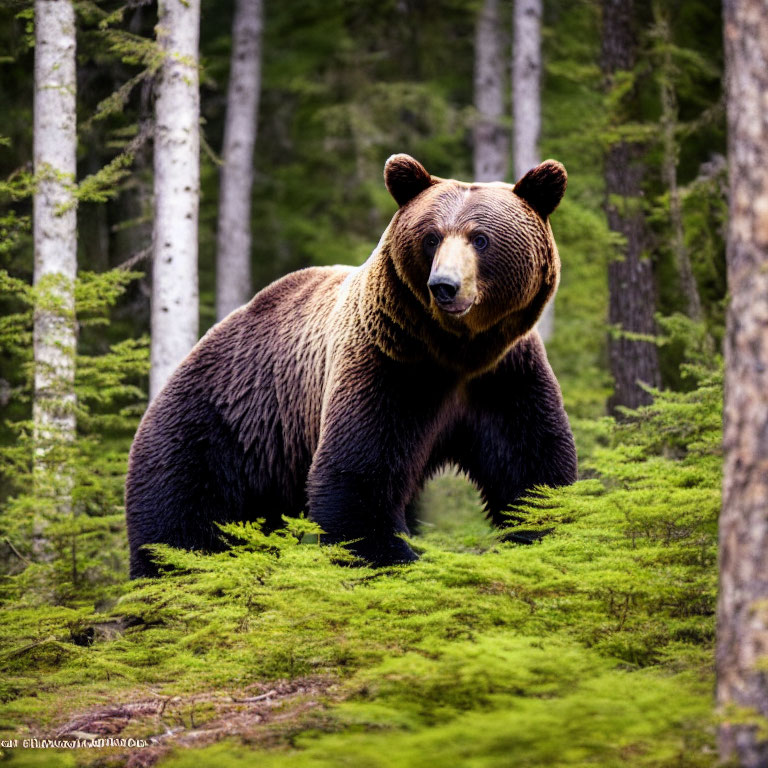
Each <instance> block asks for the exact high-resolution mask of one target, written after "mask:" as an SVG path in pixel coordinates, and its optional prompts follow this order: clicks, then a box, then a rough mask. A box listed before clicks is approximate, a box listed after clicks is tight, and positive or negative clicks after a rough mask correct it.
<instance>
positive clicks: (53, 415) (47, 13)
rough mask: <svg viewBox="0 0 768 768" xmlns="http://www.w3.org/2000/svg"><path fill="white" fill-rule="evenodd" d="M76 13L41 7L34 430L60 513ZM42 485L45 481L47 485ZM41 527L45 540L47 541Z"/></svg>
mask: <svg viewBox="0 0 768 768" xmlns="http://www.w3.org/2000/svg"><path fill="white" fill-rule="evenodd" d="M75 86H76V82H75V12H74V7H73V5H72V3H71V2H70V0H36V2H35V92H34V171H35V177H36V179H37V187H36V191H35V197H34V214H33V234H34V249H35V267H34V283H35V286H36V287H37V288H38V289H39V290H40V291H41V295H40V297H39V298H38V301H37V304H36V307H35V320H34V357H35V400H34V408H33V412H34V413H33V415H34V424H35V442H36V445H37V449H36V450H37V455H36V469H38V470H40V469H48V470H52V472H53V475H52V476H50V475H49V476H48V480H49V482H50V484H51V486H52V487H50V488H48V491H49V492H52V493H54V494H55V496H56V497H57V506H58V507H60V511H66V510H67V509H68V508H69V507H70V491H71V479H70V478H68V477H66V476H65V475H64V474H62V472H63V470H62V469H61V468H57V467H55V466H54V467H50V466H48V465H49V461H47V456H48V454H49V452H50V450H51V449H52V448H53V447H54V446H55V445H56V444H57V443H59V442H60V441H62V440H63V441H70V440H72V439H73V438H74V435H75V410H74V408H75V389H74V382H75V348H76V344H77V332H76V326H75V314H74V313H75V293H74V288H75V286H74V283H75V276H76V273H77V208H76V201H75V197H74V189H75V175H76V171H77V167H76V151H77V134H76V121H75ZM41 481H42V479H41ZM41 527H42V526H41V525H37V526H36V528H37V532H36V533H37V535H42V531H41Z"/></svg>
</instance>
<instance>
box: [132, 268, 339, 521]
mask: <svg viewBox="0 0 768 768" xmlns="http://www.w3.org/2000/svg"><path fill="white" fill-rule="evenodd" d="M352 271H353V268H351V267H311V268H308V269H303V270H299V271H297V272H293V273H290V274H288V275H286V276H285V277H283V278H281V279H280V280H277V281H276V282H274V283H272V284H271V285H269V286H267V287H266V288H264V289H263V290H262V291H260V292H259V293H257V294H256V296H254V298H253V299H252V300H251V301H250V302H249V303H248V304H246V305H245V306H243V307H240V308H239V309H237V310H235V311H234V312H232V313H231V314H230V315H229V316H227V317H226V318H225V319H224V320H222V321H221V322H220V323H218V324H217V325H216V326H214V327H213V328H211V330H210V331H209V332H208V333H207V334H206V335H205V336H204V337H203V338H202V339H200V341H199V342H198V343H197V345H196V346H195V347H194V348H193V350H192V351H191V352H190V353H189V355H188V356H187V358H186V359H185V360H184V361H183V362H182V363H181V364H180V365H179V367H178V368H177V370H176V371H175V372H174V374H173V375H172V377H171V378H170V380H169V381H168V383H167V384H166V386H165V387H164V388H163V390H162V391H161V392H160V393H159V394H158V396H157V397H156V398H155V400H154V401H153V402H152V404H151V405H150V408H149V409H148V410H147V413H146V414H145V416H144V419H143V420H142V423H141V425H140V427H139V430H138V432H137V435H136V439H135V440H134V444H133V446H132V449H131V464H132V465H133V464H134V463H137V460H138V459H139V458H140V459H141V465H142V466H143V467H145V471H146V468H147V467H152V468H154V467H157V468H158V471H159V472H160V474H163V476H164V477H166V479H167V476H168V473H169V471H170V472H173V469H174V468H177V469H178V471H179V473H180V474H185V473H187V472H188V465H189V464H194V463H198V464H200V465H203V466H206V470H205V471H204V472H203V473H201V474H199V475H198V478H197V480H199V481H200V482H203V480H204V481H205V484H206V485H207V484H209V483H216V484H222V485H225V486H228V487H230V488H231V489H232V491H233V499H234V498H241V497H242V490H241V492H237V490H236V488H237V487H241V489H242V488H244V487H247V488H248V489H249V492H250V493H255V494H256V495H262V496H263V495H266V496H268V497H274V498H275V502H276V503H277V501H278V500H280V502H281V503H280V506H283V507H284V505H285V504H286V503H287V504H289V505H290V504H299V505H301V504H303V498H302V499H299V498H293V497H294V496H297V494H296V492H295V490H292V491H291V492H290V493H289V489H296V488H303V485H304V482H303V480H302V477H306V473H307V471H308V469H309V464H310V463H311V458H312V453H313V452H314V449H315V447H316V444H317V439H318V433H319V425H320V409H321V406H322V398H323V388H324V379H325V361H326V351H327V350H326V346H327V338H328V332H327V325H328V323H329V322H330V316H331V314H332V312H333V309H334V307H335V305H336V302H337V298H338V287H339V285H340V284H341V283H342V282H343V280H344V279H345V277H347V275H349V274H350V272H352ZM180 435H184V436H185V438H184V440H183V441H181V440H180V439H179V436H180ZM216 467H228V474H227V477H214V476H213V474H210V473H215V472H214V470H215V468H216ZM130 475H131V471H130V470H129V476H130ZM206 475H208V476H207V477H206ZM197 480H195V478H194V477H193V478H189V481H193V482H197ZM137 483H138V484H139V485H142V486H144V485H146V486H147V487H148V489H149V487H150V486H153V485H154V482H153V478H152V477H151V476H149V475H148V476H146V477H142V478H137V477H134V478H132V479H131V478H130V477H129V484H128V485H129V488H130V487H131V486H134V487H135V485H136V484H137ZM155 493H157V491H155ZM286 494H288V495H290V496H291V498H290V499H289V498H285V496H286ZM131 495H134V496H135V494H131ZM189 495H190V496H193V495H194V490H193V489H192V488H190V494H189ZM283 511H287V510H283Z"/></svg>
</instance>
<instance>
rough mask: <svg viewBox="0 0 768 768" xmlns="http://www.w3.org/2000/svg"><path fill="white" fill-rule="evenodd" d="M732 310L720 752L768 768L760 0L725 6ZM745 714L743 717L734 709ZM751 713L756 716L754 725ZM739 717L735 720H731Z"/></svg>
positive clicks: (767, 87)
mask: <svg viewBox="0 0 768 768" xmlns="http://www.w3.org/2000/svg"><path fill="white" fill-rule="evenodd" d="M723 10H724V20H725V62H726V77H725V82H726V98H727V108H728V172H729V186H730V216H729V223H728V250H727V262H728V290H729V293H730V297H731V299H730V305H729V307H728V316H727V326H726V339H725V413H724V436H723V447H724V454H725V466H724V476H723V509H722V513H721V517H720V595H719V604H718V617H717V633H718V637H717V700H718V704H719V705H720V707H721V711H722V714H723V716H724V718H725V719H724V721H723V723H722V725H721V728H720V734H719V735H720V753H721V757H722V758H723V759H724V760H726V759H729V760H735V761H736V762H737V763H738V764H739V765H742V766H748V767H749V768H757V766H766V765H768V741H766V740H765V731H764V730H762V731H761V730H758V726H759V720H758V717H760V718H761V719H762V722H763V723H764V722H765V720H764V718H765V717H768V673H767V672H766V669H768V668H767V667H766V666H765V662H766V658H768V557H767V556H766V553H767V552H768V109H766V104H768V25H767V23H766V13H765V3H764V1H763V0H726V2H725V3H724V9H723ZM736 708H739V709H740V710H741V711H740V712H737V711H735V710H736ZM745 710H746V711H747V712H751V713H753V714H754V715H757V716H758V717H755V718H754V721H753V722H752V723H750V717H749V715H747V714H746V713H745ZM734 714H735V715H737V718H731V715H734Z"/></svg>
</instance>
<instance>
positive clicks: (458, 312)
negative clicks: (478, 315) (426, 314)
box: [435, 299, 475, 317]
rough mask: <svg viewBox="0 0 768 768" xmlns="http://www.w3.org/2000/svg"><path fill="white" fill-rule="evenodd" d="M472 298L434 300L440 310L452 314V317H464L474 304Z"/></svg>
mask: <svg viewBox="0 0 768 768" xmlns="http://www.w3.org/2000/svg"><path fill="white" fill-rule="evenodd" d="M474 303H475V302H474V300H473V299H464V300H463V301H446V302H440V301H437V300H435V305H436V306H437V308H438V309H439V310H440V311H441V312H445V313H446V314H449V315H453V316H454V317H464V315H466V314H467V312H469V310H470V309H472V306H473V305H474Z"/></svg>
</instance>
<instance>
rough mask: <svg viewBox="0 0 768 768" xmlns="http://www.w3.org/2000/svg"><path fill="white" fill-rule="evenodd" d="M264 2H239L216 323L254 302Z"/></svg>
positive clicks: (226, 135)
mask: <svg viewBox="0 0 768 768" xmlns="http://www.w3.org/2000/svg"><path fill="white" fill-rule="evenodd" d="M262 26H263V9H262V0H237V2H236V3H235V17H234V21H233V24H232V64H231V68H230V74H229V88H228V90H227V119H226V123H225V125H224V147H223V151H222V156H223V159H224V165H223V166H222V168H221V187H220V192H219V227H218V237H217V256H216V317H217V319H218V320H221V319H222V318H224V317H226V316H227V315H228V314H229V313H230V312H231V311H232V310H233V309H236V308H237V307H239V306H241V305H242V304H245V303H246V302H247V301H248V300H249V299H250V298H251V188H252V186H253V147H254V144H255V143H256V129H257V125H258V110H259V92H260V90H261V35H262Z"/></svg>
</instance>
